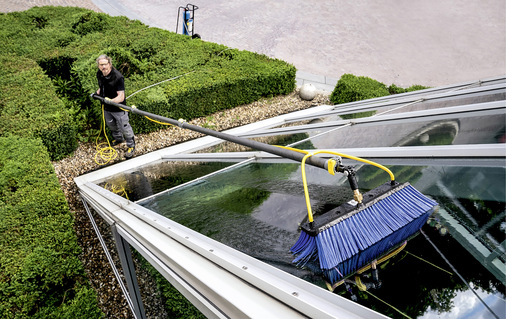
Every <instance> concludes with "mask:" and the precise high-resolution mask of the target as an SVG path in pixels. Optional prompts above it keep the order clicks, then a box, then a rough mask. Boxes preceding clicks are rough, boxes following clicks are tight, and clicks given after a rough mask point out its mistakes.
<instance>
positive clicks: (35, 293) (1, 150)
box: [0, 135, 102, 318]
mask: <svg viewBox="0 0 506 319" xmlns="http://www.w3.org/2000/svg"><path fill="white" fill-rule="evenodd" d="M0 158H2V161H1V162H0V233H1V234H2V236H0V251H1V252H2V253H1V254H0V274H1V275H0V317H2V318H21V317H23V318H25V317H31V316H33V317H40V318H47V317H51V318H100V317H102V315H101V312H100V310H99V309H98V305H97V301H96V295H95V292H94V290H92V289H91V288H89V287H88V286H87V284H86V279H85V274H84V269H83V266H82V264H81V262H80V260H79V258H78V255H79V253H80V247H79V246H78V244H77V239H76V236H75V233H74V231H73V222H74V221H73V217H72V215H71V213H70V211H69V208H68V205H67V202H66V200H65V197H64V195H63V193H62V191H61V188H60V185H59V182H58V179H57V177H56V175H55V173H54V168H53V166H52V165H51V162H50V159H49V156H48V155H47V152H46V149H45V146H44V145H43V144H42V142H41V140H40V139H27V138H19V137H16V136H14V135H11V136H9V137H0Z"/></svg>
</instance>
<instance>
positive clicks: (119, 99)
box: [111, 91, 125, 103]
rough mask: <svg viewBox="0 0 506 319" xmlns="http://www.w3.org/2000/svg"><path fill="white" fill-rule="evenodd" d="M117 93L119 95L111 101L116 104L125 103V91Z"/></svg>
mask: <svg viewBox="0 0 506 319" xmlns="http://www.w3.org/2000/svg"><path fill="white" fill-rule="evenodd" d="M117 93H118V95H117V96H116V97H115V98H114V99H111V101H113V102H115V103H121V102H123V101H124V100H125V91H118V92H117Z"/></svg>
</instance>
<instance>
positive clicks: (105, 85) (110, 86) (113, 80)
mask: <svg viewBox="0 0 506 319" xmlns="http://www.w3.org/2000/svg"><path fill="white" fill-rule="evenodd" d="M97 80H98V87H99V88H100V95H101V96H102V97H108V98H110V99H113V98H115V97H116V96H118V93H117V92H118V91H125V79H124V78H123V75H122V74H121V73H120V72H119V71H118V70H116V69H115V68H112V69H111V72H110V73H109V75H107V76H104V75H103V74H102V71H100V70H98V71H97ZM125 102H126V101H125V100H123V102H121V103H120V104H124V105H126V103H125ZM104 108H105V110H106V111H109V112H120V111H122V110H121V109H119V108H118V107H116V106H114V105H109V104H104Z"/></svg>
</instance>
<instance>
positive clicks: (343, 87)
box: [330, 74, 429, 104]
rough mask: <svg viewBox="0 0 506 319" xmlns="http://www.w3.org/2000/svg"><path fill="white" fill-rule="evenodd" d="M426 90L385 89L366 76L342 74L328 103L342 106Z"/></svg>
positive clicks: (417, 87) (412, 88)
mask: <svg viewBox="0 0 506 319" xmlns="http://www.w3.org/2000/svg"><path fill="white" fill-rule="evenodd" d="M428 88H429V87H427V86H422V85H412V86H410V87H409V88H406V89H404V88H401V87H398V86H397V85H395V84H392V85H390V86H389V87H387V86H386V85H385V84H383V83H381V82H379V81H376V80H374V79H371V78H369V77H366V76H356V75H353V74H344V75H343V76H342V77H341V78H340V79H339V81H337V84H336V86H335V87H334V90H333V91H332V94H331V95H330V101H331V102H332V103H334V104H343V103H350V102H355V101H361V100H367V99H373V98H376V97H382V96H386V95H390V94H400V93H406V92H413V91H418V90H423V89H428Z"/></svg>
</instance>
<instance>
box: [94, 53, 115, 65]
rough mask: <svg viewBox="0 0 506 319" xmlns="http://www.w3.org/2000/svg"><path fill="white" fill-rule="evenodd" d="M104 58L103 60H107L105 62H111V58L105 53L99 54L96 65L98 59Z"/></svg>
mask: <svg viewBox="0 0 506 319" xmlns="http://www.w3.org/2000/svg"><path fill="white" fill-rule="evenodd" d="M104 59H105V60H107V62H109V64H112V62H111V58H110V57H108V56H107V55H105V54H102V55H101V56H99V57H98V58H97V65H98V61H100V60H104Z"/></svg>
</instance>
